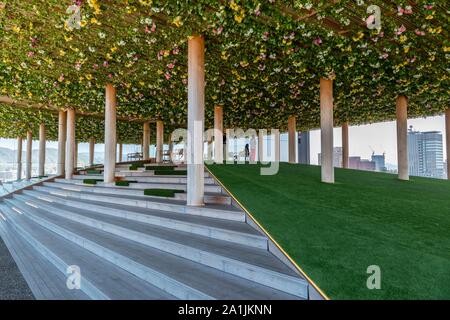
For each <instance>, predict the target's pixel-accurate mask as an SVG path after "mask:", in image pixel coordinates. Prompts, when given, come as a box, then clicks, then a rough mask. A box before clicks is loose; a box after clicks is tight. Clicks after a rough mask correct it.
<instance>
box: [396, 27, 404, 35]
mask: <svg viewBox="0 0 450 320" xmlns="http://www.w3.org/2000/svg"><path fill="white" fill-rule="evenodd" d="M405 31H406V27H405V26H404V25H402V26H401V27H400V28H398V29H397V31H395V34H396V35H398V36H399V35H401V34H402V33H403V32H405Z"/></svg>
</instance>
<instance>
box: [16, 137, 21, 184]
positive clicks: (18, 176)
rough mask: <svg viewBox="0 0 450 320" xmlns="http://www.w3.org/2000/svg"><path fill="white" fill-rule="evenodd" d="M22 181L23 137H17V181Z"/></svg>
mask: <svg viewBox="0 0 450 320" xmlns="http://www.w3.org/2000/svg"><path fill="white" fill-rule="evenodd" d="M20 179H22V137H17V180H20Z"/></svg>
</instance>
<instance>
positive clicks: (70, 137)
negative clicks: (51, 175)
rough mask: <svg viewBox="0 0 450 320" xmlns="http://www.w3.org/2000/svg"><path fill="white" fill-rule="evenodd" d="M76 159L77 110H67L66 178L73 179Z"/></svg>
mask: <svg viewBox="0 0 450 320" xmlns="http://www.w3.org/2000/svg"><path fill="white" fill-rule="evenodd" d="M74 159H75V110H74V109H68V110H67V134H66V165H65V171H66V172H65V177H66V179H72V175H73V170H74Z"/></svg>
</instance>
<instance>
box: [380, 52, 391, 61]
mask: <svg viewBox="0 0 450 320" xmlns="http://www.w3.org/2000/svg"><path fill="white" fill-rule="evenodd" d="M388 57H389V54H388V53H383V54H382V55H381V56H380V59H385V60H386V59H387V58H388Z"/></svg>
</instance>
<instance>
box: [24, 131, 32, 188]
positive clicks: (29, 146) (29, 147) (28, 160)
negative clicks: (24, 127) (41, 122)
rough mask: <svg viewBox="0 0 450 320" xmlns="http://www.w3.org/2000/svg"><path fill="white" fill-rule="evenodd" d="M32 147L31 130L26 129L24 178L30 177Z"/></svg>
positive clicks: (28, 178)
mask: <svg viewBox="0 0 450 320" xmlns="http://www.w3.org/2000/svg"><path fill="white" fill-rule="evenodd" d="M32 148H33V132H31V131H27V153H26V159H25V161H26V166H25V178H26V179H27V180H30V179H31V155H32V154H31V153H32Z"/></svg>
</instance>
